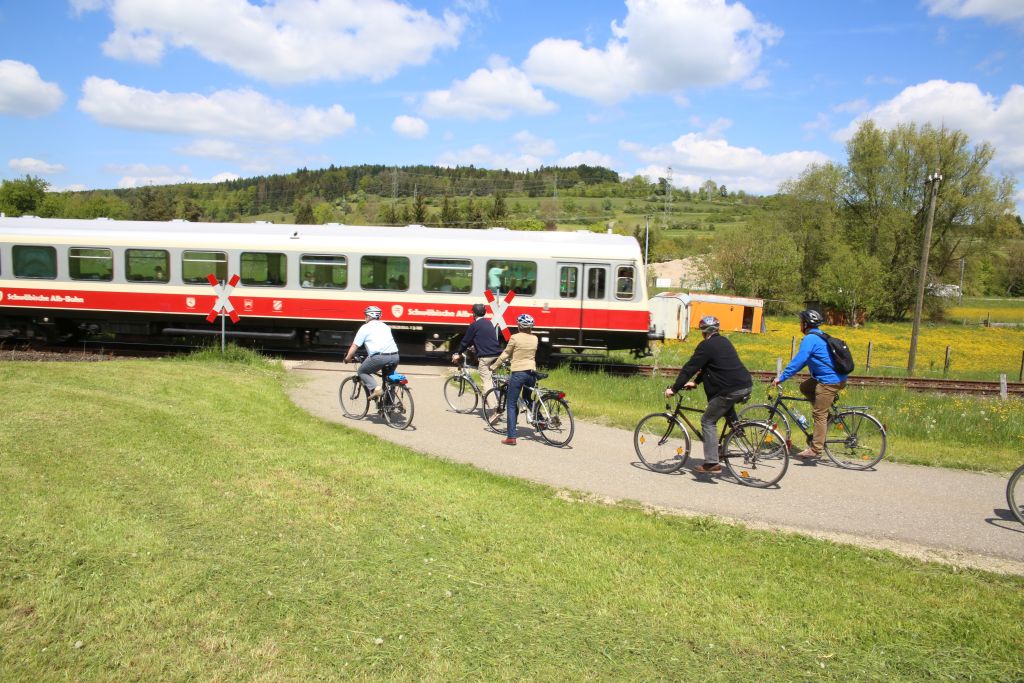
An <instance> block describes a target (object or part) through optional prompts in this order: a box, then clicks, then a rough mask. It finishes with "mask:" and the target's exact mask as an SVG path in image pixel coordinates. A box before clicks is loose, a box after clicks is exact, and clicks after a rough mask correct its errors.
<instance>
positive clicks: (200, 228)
mask: <svg viewBox="0 0 1024 683" xmlns="http://www.w3.org/2000/svg"><path fill="white" fill-rule="evenodd" d="M19 238H20V239H31V241H33V242H36V243H38V242H39V241H49V242H52V243H55V244H56V243H60V244H75V245H78V246H153V247H157V246H159V247H168V248H170V247H183V248H209V249H213V248H222V249H235V248H243V249H246V248H248V249H275V250H279V251H304V252H310V251H318V250H322V251H340V252H343V253H344V252H353V253H374V252H379V251H386V252H394V251H396V249H397V251H398V252H399V253H402V254H410V255H411V254H423V255H431V256H441V255H479V254H485V255H491V256H501V257H505V258H513V257H522V258H541V257H547V258H565V259H575V260H579V259H581V258H601V259H616V260H626V261H629V260H639V259H640V246H639V244H638V243H637V241H636V240H635V239H634V238H632V237H627V236H624V235H615V234H609V233H594V232H590V231H589V230H578V231H575V232H552V231H521V230H508V229H506V228H486V229H483V230H472V229H458V228H429V227H425V226H422V225H408V226H404V227H392V226H355V225H341V224H338V223H328V224H327V225H291V224H283V223H267V222H257V223H201V222H196V223H192V222H189V221H184V220H172V221H166V222H162V221H159V222H158V221H124V220H111V219H105V218H98V219H93V220H83V219H73V218H37V217H35V216H21V217H9V216H8V217H0V239H2V240H4V241H10V240H12V239H19Z"/></svg>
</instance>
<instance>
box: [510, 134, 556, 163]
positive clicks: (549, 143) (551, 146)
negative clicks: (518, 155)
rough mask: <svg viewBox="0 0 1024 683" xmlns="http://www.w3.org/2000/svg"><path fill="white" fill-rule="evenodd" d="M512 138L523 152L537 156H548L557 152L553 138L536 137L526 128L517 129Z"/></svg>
mask: <svg viewBox="0 0 1024 683" xmlns="http://www.w3.org/2000/svg"><path fill="white" fill-rule="evenodd" d="M512 139H513V140H515V142H516V144H517V145H519V151H520V152H522V153H523V154H529V155H532V156H537V157H549V156H551V155H553V154H558V145H557V144H555V141H554V140H548V139H546V138H541V137H537V136H536V135H534V134H533V133H531V132H529V131H526V130H521V131H519V132H518V133H516V134H515V135H513V136H512Z"/></svg>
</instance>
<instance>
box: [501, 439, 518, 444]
mask: <svg viewBox="0 0 1024 683" xmlns="http://www.w3.org/2000/svg"><path fill="white" fill-rule="evenodd" d="M501 443H502V444H503V445H505V446H515V445H516V440H515V439H502V440H501Z"/></svg>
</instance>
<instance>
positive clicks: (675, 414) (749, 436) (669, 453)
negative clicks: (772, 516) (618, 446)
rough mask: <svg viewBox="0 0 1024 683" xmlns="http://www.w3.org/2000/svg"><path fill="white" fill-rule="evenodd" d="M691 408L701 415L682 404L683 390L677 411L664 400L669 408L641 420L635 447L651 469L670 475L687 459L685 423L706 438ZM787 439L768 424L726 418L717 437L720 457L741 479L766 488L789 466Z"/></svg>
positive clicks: (698, 410) (698, 435)
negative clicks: (691, 418) (694, 418)
mask: <svg viewBox="0 0 1024 683" xmlns="http://www.w3.org/2000/svg"><path fill="white" fill-rule="evenodd" d="M688 412H689V413H696V414H698V415H703V413H704V410H703V409H701V408H694V407H691V406H688V405H683V394H682V393H679V394H677V395H676V407H675V410H672V409H671V406H670V405H669V404H668V403H666V404H665V412H663V413H651V414H650V415H646V416H644V417H643V418H641V419H640V422H638V423H637V425H636V429H635V430H633V448H634V450H635V451H636V454H637V457H639V458H640V462H642V463H643V464H644V465H645V466H646V467H647V468H648V469H649V470H651V471H652V472H658V473H661V474H671V473H672V472H675V471H677V470H679V469H680V468H682V467H683V466H684V465H685V464H686V461H687V460H688V459H689V457H690V447H691V444H692V442H691V439H690V432H689V431H687V429H686V428H687V427H689V428H690V429H691V430H693V432H694V434H695V435H696V437H697V440H698V441H703V440H704V435H703V434H702V432H701V430H700V428H699V427H698V426H697V425H695V424H694V423H693V422H692V421H691V420H690V417H689V416H688V415H687V413H688ZM684 423H685V424H684ZM779 444H783V447H782V448H780V447H779ZM784 444H785V441H784V440H783V438H782V434H780V433H779V432H778V430H776V429H775V428H774V427H773V426H772V425H771V424H770V423H767V422H760V421H755V420H740V419H736V420H730V419H729V418H726V421H725V424H724V425H722V433H721V434H720V435H719V436H718V456H719V458H720V459H721V460H722V461H723V463H724V464H725V466H726V468H727V469H728V470H729V473H730V474H732V476H733V478H735V479H736V481H738V482H739V483H741V484H743V485H744V486H753V487H755V488H767V487H769V486H774V485H775V484H777V483H778V482H779V480H781V479H782V477H783V476H785V474H786V470H787V469H789V449H787V448H785V447H784Z"/></svg>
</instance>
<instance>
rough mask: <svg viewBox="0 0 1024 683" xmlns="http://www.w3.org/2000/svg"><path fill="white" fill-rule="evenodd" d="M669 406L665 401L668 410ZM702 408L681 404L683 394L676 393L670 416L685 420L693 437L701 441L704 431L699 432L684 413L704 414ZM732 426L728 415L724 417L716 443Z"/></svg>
mask: <svg viewBox="0 0 1024 683" xmlns="http://www.w3.org/2000/svg"><path fill="white" fill-rule="evenodd" d="M670 408H671V406H670V405H669V404H667V403H666V404H665V409H666V410H669V409H670ZM704 410H705V409H704V408H694V407H693V406H687V405H683V395H682V394H681V393H679V394H676V408H675V410H674V411H673V412H672V417H674V418H675V419H676V420H677V421H678V420H679V419H680V418H682V421H683V422H685V423H686V426H687V427H689V428H690V431H692V432H693V435H694V436H695V437H697V440H698V441H703V440H704V433H703V432H701V430H700V427H698V426H697V425H695V424H693V423H692V422H690V418H689V416H688V415H687V414H686V413H688V412H689V413H697V414H698V415H703V414H704ZM699 423H700V421H699V420H698V424H699ZM732 426H733V423H732V422H731V421H730V420H729V418H728V417H726V418H725V424H723V425H722V431H721V432H720V433H719V435H718V443H722V439H724V438H725V434H726V432H727V431H728V430H729V428H730V427H732Z"/></svg>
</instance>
